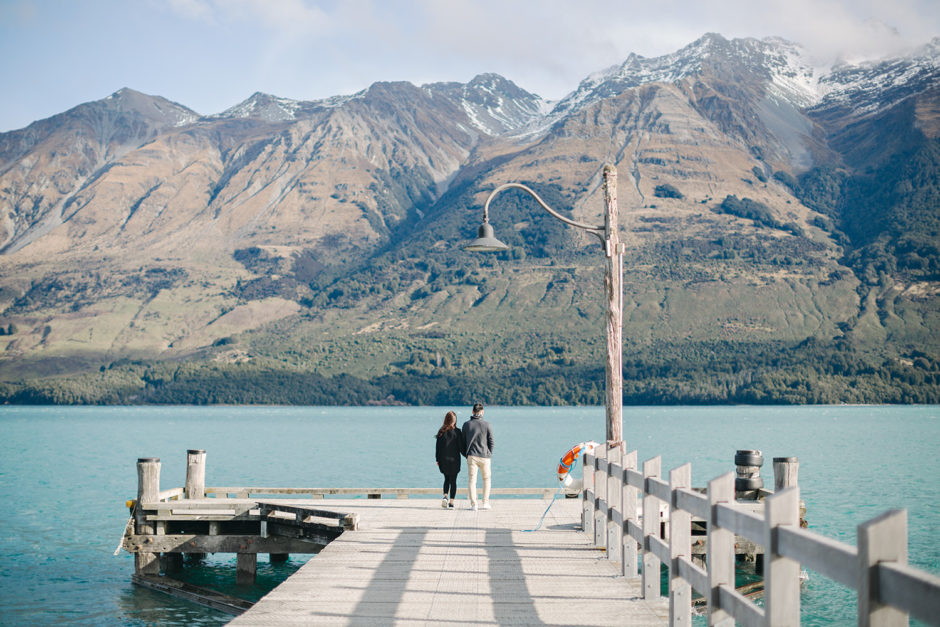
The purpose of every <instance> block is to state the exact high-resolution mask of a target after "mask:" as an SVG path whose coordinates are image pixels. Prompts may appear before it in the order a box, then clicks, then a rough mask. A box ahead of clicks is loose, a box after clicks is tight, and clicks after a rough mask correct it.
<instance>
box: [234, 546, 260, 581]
mask: <svg viewBox="0 0 940 627" xmlns="http://www.w3.org/2000/svg"><path fill="white" fill-rule="evenodd" d="M257 572H258V554H257V553H239V554H238V558H237V561H236V562H235V583H236V584H237V585H239V586H250V585H253V584H254V583H255V575H256V574H257Z"/></svg>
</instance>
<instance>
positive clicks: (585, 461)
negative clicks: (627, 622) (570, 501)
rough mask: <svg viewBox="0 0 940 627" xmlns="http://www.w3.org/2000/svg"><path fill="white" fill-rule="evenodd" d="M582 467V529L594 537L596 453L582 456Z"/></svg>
mask: <svg viewBox="0 0 940 627" xmlns="http://www.w3.org/2000/svg"><path fill="white" fill-rule="evenodd" d="M581 462H582V463H581V468H582V472H583V473H584V479H583V480H582V486H581V494H582V496H583V500H582V501H581V530H582V531H584V533H585V534H587V537H589V538H593V537H594V455H593V454H591V455H588V454H587V453H585V454H584V455H582V456H581Z"/></svg>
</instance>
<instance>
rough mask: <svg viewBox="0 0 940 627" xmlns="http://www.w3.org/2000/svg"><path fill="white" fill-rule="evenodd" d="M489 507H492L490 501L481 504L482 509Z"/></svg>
mask: <svg viewBox="0 0 940 627" xmlns="http://www.w3.org/2000/svg"><path fill="white" fill-rule="evenodd" d="M489 508H490V504H489V503H483V505H481V506H480V509H489Z"/></svg>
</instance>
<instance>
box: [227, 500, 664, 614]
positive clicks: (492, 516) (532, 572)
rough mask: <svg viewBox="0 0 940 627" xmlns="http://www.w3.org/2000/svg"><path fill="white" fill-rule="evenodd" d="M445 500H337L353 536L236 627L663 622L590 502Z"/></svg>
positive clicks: (660, 606) (660, 604)
mask: <svg viewBox="0 0 940 627" xmlns="http://www.w3.org/2000/svg"><path fill="white" fill-rule="evenodd" d="M458 502H459V503H460V505H461V506H462V507H461V508H459V509H453V510H451V509H443V508H441V506H440V501H439V500H437V499H433V500H432V499H407V500H404V499H382V500H368V499H358V500H342V501H334V500H330V501H328V503H329V505H330V506H331V507H334V506H335V507H337V508H338V509H339V510H342V511H350V512H355V513H356V514H358V516H359V521H360V523H359V528H358V530H357V531H355V532H354V533H344V534H343V535H341V536H340V537H339V538H337V539H336V540H334V541H333V542H331V543H330V544H329V545H328V546H327V547H326V548H324V549H323V551H321V552H320V553H319V554H318V555H317V556H316V557H315V558H313V559H311V560H310V561H309V562H307V563H306V564H305V565H304V566H303V567H301V568H300V569H299V570H298V571H297V572H296V573H295V574H293V575H292V576H291V577H290V578H288V579H287V581H285V582H284V583H282V584H281V585H280V586H278V587H277V588H275V589H274V590H273V591H271V592H270V593H269V594H268V595H267V596H265V597H264V598H263V599H261V600H260V601H259V602H258V603H257V604H255V606H254V607H253V608H252V609H251V610H249V611H248V612H246V613H244V614H242V615H241V616H240V617H238V618H236V619H235V620H234V621H233V622H232V623H231V624H232V625H326V624H334V625H350V624H353V625H391V624H396V625H439V624H474V625H539V624H554V625H663V624H665V623H666V620H667V618H668V616H669V605H668V603H667V602H666V601H665V600H655V601H645V600H644V599H643V598H642V590H641V588H640V585H639V582H638V581H627V580H625V579H623V578H622V577H620V576H619V575H620V573H619V570H618V568H617V566H616V565H615V564H613V563H612V562H610V561H608V560H607V559H606V558H605V554H604V551H603V550H598V549H597V548H596V547H595V546H594V543H593V542H592V541H591V540H590V539H589V538H587V537H586V536H585V535H584V534H583V533H582V532H581V524H580V516H581V504H580V501H579V500H577V499H564V498H560V499H558V500H557V501H555V503H554V505H552V508H551V509H550V510H549V513H548V515H547V516H546V518H545V521H544V522H543V524H542V527H541V528H540V529H539V530H538V531H534V532H529V531H526V530H527V529H532V528H534V527H535V526H536V524H537V523H538V522H539V518H540V517H541V516H542V514H543V512H544V511H545V508H546V507H548V505H549V503H551V499H541V498H539V499H494V500H493V501H492V503H493V509H491V510H488V511H470V510H469V509H466V503H467V502H466V501H458Z"/></svg>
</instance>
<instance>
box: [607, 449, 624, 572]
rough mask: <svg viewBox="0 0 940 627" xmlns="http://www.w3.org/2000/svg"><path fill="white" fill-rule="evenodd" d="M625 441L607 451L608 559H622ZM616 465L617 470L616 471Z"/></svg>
mask: <svg viewBox="0 0 940 627" xmlns="http://www.w3.org/2000/svg"><path fill="white" fill-rule="evenodd" d="M622 461H623V442H619V443H616V444H614V445H613V446H611V447H610V448H609V450H608V452H607V524H606V525H605V526H606V527H607V559H609V560H611V561H613V562H619V561H620V553H621V545H622V544H623V537H622V533H623V489H622V487H623V467H622V466H621V464H622ZM614 467H616V472H614Z"/></svg>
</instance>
